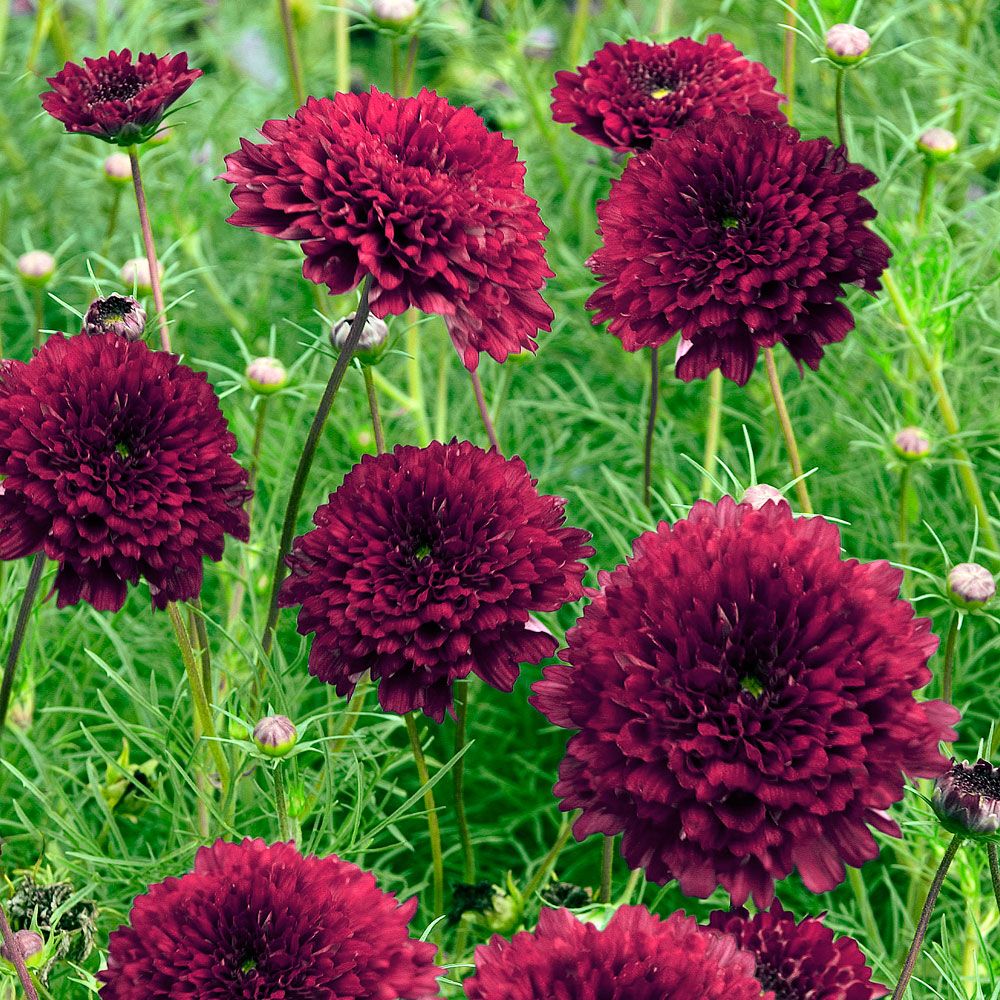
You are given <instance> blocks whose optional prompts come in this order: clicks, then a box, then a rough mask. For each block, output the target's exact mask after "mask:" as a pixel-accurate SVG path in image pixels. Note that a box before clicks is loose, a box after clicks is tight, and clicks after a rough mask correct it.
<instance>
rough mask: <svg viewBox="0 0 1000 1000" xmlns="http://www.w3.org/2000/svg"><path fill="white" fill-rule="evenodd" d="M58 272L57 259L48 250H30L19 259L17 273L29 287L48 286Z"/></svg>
mask: <svg viewBox="0 0 1000 1000" xmlns="http://www.w3.org/2000/svg"><path fill="white" fill-rule="evenodd" d="M55 271H56V259H55V257H53V256H52V254H50V253H48V251H46V250H29V251H28V252H27V253H23V254H21V256H20V257H18V258H17V273H18V274H19V275H20V276H21V280H22V281H23V282H24V283H25V284H28V285H37V286H38V287H41V286H43V285H47V284H48V283H49V281H50V280H51V278H52V275H53V274H55Z"/></svg>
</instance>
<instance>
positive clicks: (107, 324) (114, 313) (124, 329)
mask: <svg viewBox="0 0 1000 1000" xmlns="http://www.w3.org/2000/svg"><path fill="white" fill-rule="evenodd" d="M145 329H146V310H145V309H143V308H142V306H141V305H140V304H139V302H138V300H136V299H134V298H132V296H131V295H119V294H118V293H117V292H112V293H111V294H110V295H108V296H106V297H105V298H103V299H94V301H93V302H91V303H90V308H89V309H88V310H87V315H86V316H84V317H83V332H84V333H89V334H90V335H91V336H94V335H96V334H100V333H115V334H117V335H118V336H119V337H124V338H125V339H126V340H142V335H143V333H144V332H145Z"/></svg>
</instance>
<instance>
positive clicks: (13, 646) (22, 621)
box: [0, 552, 45, 738]
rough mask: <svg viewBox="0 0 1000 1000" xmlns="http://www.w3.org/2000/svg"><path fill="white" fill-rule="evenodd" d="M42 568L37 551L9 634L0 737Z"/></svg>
mask: <svg viewBox="0 0 1000 1000" xmlns="http://www.w3.org/2000/svg"><path fill="white" fill-rule="evenodd" d="M44 569H45V554H44V553H43V552H37V553H36V554H35V557H34V558H33V559H32V561H31V570H30V571H29V573H28V582H27V584H25V587H24V593H23V594H22V595H21V606H20V607H19V608H18V609H17V620H16V621H15V623H14V634H13V636H11V640H10V650H9V651H8V653H7V662H6V664H4V670H3V684H2V685H0V738H2V737H3V733H4V728H5V727H6V724H7V711H8V709H9V708H10V696H11V694H12V692H13V690H14V676H15V674H16V673H17V661H18V659H19V658H20V656H21V647H22V646H23V645H24V636H25V633H26V632H27V630H28V620H29V619H30V617H31V609H32V607H33V606H34V603H35V596H36V595H37V594H38V585H39V584H40V583H41V581H42V572H43V571H44Z"/></svg>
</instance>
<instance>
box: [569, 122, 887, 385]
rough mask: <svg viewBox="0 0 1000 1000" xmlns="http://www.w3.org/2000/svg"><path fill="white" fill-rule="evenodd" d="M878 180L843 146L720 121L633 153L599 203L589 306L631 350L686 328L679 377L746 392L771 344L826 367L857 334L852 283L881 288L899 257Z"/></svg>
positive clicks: (769, 125) (760, 125)
mask: <svg viewBox="0 0 1000 1000" xmlns="http://www.w3.org/2000/svg"><path fill="white" fill-rule="evenodd" d="M877 180H878V178H877V177H876V176H875V175H874V174H873V173H871V172H870V171H868V170H865V169H864V168H863V167H859V166H858V165H857V164H854V163H850V162H849V161H848V159H847V154H846V152H845V150H844V148H843V147H839V148H837V147H834V146H833V144H832V143H831V142H830V140H829V139H810V140H803V139H800V138H799V133H798V132H797V131H796V130H795V129H794V128H792V127H791V126H789V125H776V124H774V123H773V122H768V121H760V120H755V119H753V118H748V117H745V116H738V115H720V116H718V117H715V118H711V119H708V120H707V121H701V122H696V123H695V124H693V125H689V126H687V127H686V128H682V129H678V130H677V131H676V132H674V133H673V134H672V135H671V136H670V138H669V139H666V140H664V141H663V142H659V143H657V144H656V145H655V146H654V147H653V148H652V149H651V150H649V151H648V152H646V153H642V154H640V155H637V156H635V157H633V158H632V159H631V160H630V161H629V163H628V165H627V166H626V168H625V171H624V173H623V174H622V176H621V178H620V179H619V180H617V181H614V182H613V183H612V185H611V193H610V196H609V197H608V199H607V200H606V201H602V202H600V203H599V204H598V206H597V215H598V219H599V220H600V224H601V228H600V231H601V235H602V236H603V238H604V243H603V246H602V247H601V248H600V249H598V250H597V251H596V252H595V253H594V254H593V255H592V256H591V258H590V261H589V262H588V263H589V266H590V268H591V270H592V271H593V272H594V274H596V275H597V277H598V279H599V280H600V282H601V287H600V288H599V289H598V290H597V291H596V292H594V294H593V295H592V296H591V297H590V300H589V301H588V303H587V306H588V307H589V308H591V309H596V310H597V315H596V317H595V319H594V322H595V323H598V322H603V321H604V320H610V326H609V329H610V331H611V332H612V333H613V334H614V335H615V336H616V337H618V338H619V339H620V340H621V342H622V344H623V345H624V346H625V348H626V350H629V351H637V350H639V349H640V348H643V347H658V346H660V345H662V344H665V343H666V342H667V341H668V340H670V339H671V338H672V337H673V336H674V334H675V333H678V332H680V335H681V337H682V342H681V345H680V347H679V349H678V352H677V375H678V377H679V378H681V379H683V380H684V381H685V382H689V381H691V380H692V379H695V378H705V377H706V376H707V375H708V373H709V372H710V371H712V370H713V369H715V368H721V369H722V374H723V375H725V376H726V378H729V379H732V380H733V381H734V382H737V383H739V384H740V385H744V384H745V383H746V382H747V380H748V379H749V378H750V375H751V373H752V372H753V368H754V364H755V363H756V361H757V356H758V354H759V353H760V350H761V348H764V347H773V346H774V345H775V344H783V345H784V346H785V348H786V349H787V350H788V352H789V353H790V354H791V355H792V357H793V358H795V360H796V361H797V362H798V363H799V365H800V366H801V365H802V364H807V365H809V367H810V368H814V369H815V368H818V367H819V362H820V359H821V358H822V356H823V347H824V345H826V344H832V343H835V342H836V341H840V340H843V339H844V337H845V336H846V335H847V333H848V331H849V330H851V329H852V328H853V327H854V317H853V316H852V314H851V311H850V309H848V308H847V306H846V305H844V304H843V303H842V302H841V301H840V299H841V298H842V297H843V296H844V294H845V287H844V286H845V285H851V284H856V285H860V286H861V287H862V288H864V289H865V290H866V291H868V292H876V291H877V290H878V289H879V288H880V287H881V285H880V284H879V280H878V279H879V275H881V274H882V272H883V271H884V270H885V268H886V266H887V264H888V262H889V257H890V252H889V248H888V247H887V246H886V244H885V243H884V242H883V240H882V239H881V238H880V237H879V236H878V235H876V234H875V233H874V232H872V231H871V230H870V229H869V228H868V227H867V225H866V222H868V221H869V220H871V219H873V218H875V214H876V213H875V209H874V208H873V207H872V205H871V203H870V202H869V201H868V200H867V199H866V198H864V197H863V196H862V195H861V194H859V193H858V192H860V191H863V190H864V189H865V188H868V187H871V186H872V185H873V184H874V183H875V182H876V181H877Z"/></svg>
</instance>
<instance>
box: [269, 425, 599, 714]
mask: <svg viewBox="0 0 1000 1000" xmlns="http://www.w3.org/2000/svg"><path fill="white" fill-rule="evenodd" d="M564 504H565V501H564V500H561V499H559V498H558V497H551V496H540V495H539V493H538V491H537V490H536V488H535V480H533V479H532V478H531V477H530V476H529V475H528V470H527V469H526V468H525V466H524V463H523V462H522V461H521V460H520V459H519V458H512V459H505V458H504V457H503V456H502V455H499V454H498V453H497V452H495V451H489V452H486V451H483V450H482V449H481V448H477V447H476V446H475V445H472V444H470V443H469V442H468V441H462V442H456V441H452V442H451V444H447V445H444V444H440V443H439V442H437V441H435V442H432V443H431V444H430V445H429V446H428V447H426V448H413V447H403V446H398V447H397V448H396V449H395V450H394V451H393V452H391V453H389V454H385V455H381V456H379V457H377V458H376V457H373V456H371V455H366V456H365V457H364V458H363V459H362V460H361V462H360V463H359V464H358V465H356V466H355V467H354V468H353V469H352V470H351V471H350V472H349V473H348V474H347V476H346V478H345V479H344V482H343V483H342V484H341V486H340V489H338V490H337V492H336V493H333V494H331V496H330V500H329V502H328V503H327V504H325V505H324V506H322V507H320V508H319V510H317V511H316V513H315V515H314V516H313V520H314V521H315V523H316V528H315V530H313V531H310V532H309V533H308V534H307V535H304V536H302V537H301V538H299V539H297V540H296V542H295V545H294V548H293V551H292V554H291V555H290V556H289V558H288V563H289V565H290V566H291V567H292V573H291V576H289V577H288V579H287V580H286V581H285V584H284V587H283V588H282V592H281V603H282V605H284V606H289V605H296V604H301V605H302V610H301V611H300V612H299V632H301V633H302V634H303V635H307V634H308V633H310V632H315V633H316V638H315V640H314V641H313V646H312V651H311V652H310V654H309V672H310V673H311V674H313V675H315V676H316V677H318V678H319V679H320V680H322V681H326V682H327V683H328V684H335V685H336V687H337V693H338V694H341V695H349V694H351V693H352V692H353V690H354V687H355V685H356V684H357V682H358V680H359V679H360V678H361V677H362V676H363V675H364V674H365V673H366V672H367V671H371V676H372V677H373V678H374V679H375V680H376V681H378V682H379V702H380V703H381V705H382V707H383V708H385V709H386V710H388V711H390V712H399V713H401V714H402V713H405V712H410V711H412V710H413V709H416V708H419V709H422V710H423V712H424V714H426V715H429V716H430V717H431V718H433V719H437V720H438V721H439V722H440V721H441V720H442V719H443V718H444V713H445V710H446V709H449V708H450V707H451V703H452V690H451V689H452V684H453V683H454V682H455V681H456V680H458V679H460V678H463V677H467V676H468V675H469V674H470V673H474V674H476V675H477V676H478V677H481V678H482V679H483V680H484V681H486V683H487V684H491V685H492V686H493V687H495V688H499V689H500V690H501V691H510V690H511V689H512V688H513V686H514V682H515V681H516V680H517V675H518V664H519V663H537V662H538V661H539V660H541V659H543V658H544V657H546V656H551V655H552V654H553V653H554V652H555V649H556V641H555V639H553V638H552V636H551V635H550V634H549V633H548V632H547V631H545V630H544V629H542V627H541V626H539V625H537V624H536V623H535V622H534V621H533V619H532V618H531V617H530V613H531V612H533V611H555V610H557V609H558V608H560V607H562V605H563V604H565V603H566V602H567V601H575V600H577V599H578V598H580V597H581V596H582V595H583V588H582V585H581V580H582V578H583V574H584V572H585V569H586V567H585V566H584V564H583V562H581V560H582V559H584V558H586V557H587V556H590V555H593V553H594V550H593V549H592V548H590V546H589V545H587V541H588V540H589V538H590V535H589V534H588V533H587V532H585V531H581V530H579V529H577V528H565V527H563V521H564V514H563V506H564Z"/></svg>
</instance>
